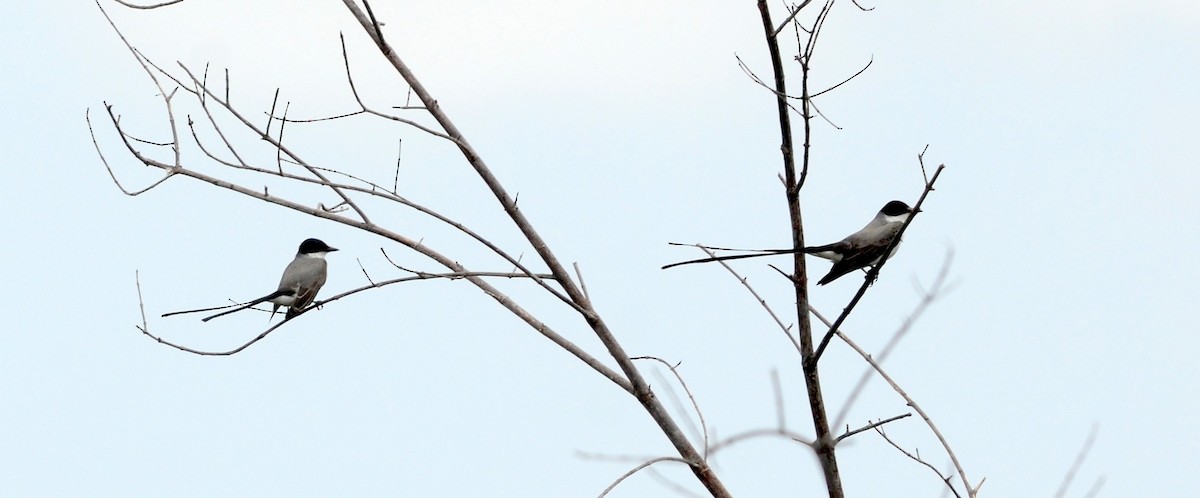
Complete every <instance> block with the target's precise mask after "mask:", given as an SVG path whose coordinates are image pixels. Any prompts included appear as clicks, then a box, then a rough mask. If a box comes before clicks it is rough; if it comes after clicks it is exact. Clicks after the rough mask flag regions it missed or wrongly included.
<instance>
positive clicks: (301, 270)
mask: <svg viewBox="0 0 1200 498" xmlns="http://www.w3.org/2000/svg"><path fill="white" fill-rule="evenodd" d="M336 250H337V248H334V247H329V245H327V244H326V243H324V242H321V241H320V240H318V239H308V240H305V241H304V242H301V243H300V249H299V250H298V251H297V252H296V258H295V259H293V260H292V262H291V263H289V264H288V265H287V268H285V269H284V270H283V277H281V278H280V279H279V287H278V288H277V289H276V290H275V292H272V293H270V294H267V295H265V296H263V297H260V298H258V299H255V300H253V301H250V302H248V303H245V304H241V305H238V306H237V307H236V308H233V309H231V310H228V311H222V312H220V313H217V314H215V315H212V316H209V317H205V318H203V319H202V321H205V322H207V321H209V320H212V319H213V318H217V317H219V316H225V315H228V314H230V313H235V312H238V311H242V310H244V309H246V308H249V307H251V306H254V305H256V304H258V303H262V302H267V301H270V302H271V316H272V317H274V316H275V313H276V312H277V311H278V310H279V307H280V306H287V308H288V309H287V315H286V316H287V318H292V317H294V316H296V315H299V314H300V313H303V312H304V309H305V308H307V307H308V305H309V304H312V302H313V299H314V298H316V297H317V291H319V290H321V286H323V285H325V277H326V274H327V271H326V269H327V268H328V264H327V263H326V262H325V255H326V254H329V253H331V252H333V251H336ZM222 308H223V307H222ZM216 309H221V308H203V309H198V310H188V311H176V312H173V313H167V314H164V315H163V316H164V317H166V316H170V315H178V314H183V313H196V312H200V311H212V310H216Z"/></svg>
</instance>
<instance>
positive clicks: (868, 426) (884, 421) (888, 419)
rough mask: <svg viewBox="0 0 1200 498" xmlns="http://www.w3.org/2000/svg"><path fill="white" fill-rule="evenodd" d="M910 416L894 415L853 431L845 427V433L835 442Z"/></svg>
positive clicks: (907, 414) (906, 414)
mask: <svg viewBox="0 0 1200 498" xmlns="http://www.w3.org/2000/svg"><path fill="white" fill-rule="evenodd" d="M911 416H912V414H911V413H903V414H900V415H896V416H895V417H890V418H885V419H883V420H877V421H875V422H871V423H868V424H867V425H864V426H862V427H859V428H857V429H854V430H850V428H849V427H847V428H846V432H845V433H844V434H842V435H841V436H838V438H837V441H838V442H839V443H840V442H842V440H843V439H846V438H848V437H850V436H853V435H855V434H858V433H860V432H866V431H869V430H871V429H877V428H879V427H881V426H882V425H883V424H886V423H888V422H895V421H897V420H900V419H902V418H907V417H911Z"/></svg>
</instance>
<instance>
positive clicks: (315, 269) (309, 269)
mask: <svg viewBox="0 0 1200 498" xmlns="http://www.w3.org/2000/svg"><path fill="white" fill-rule="evenodd" d="M326 266H327V263H326V262H325V260H324V259H320V258H296V259H295V260H293V261H292V262H291V263H290V264H288V267H287V269H285V270H284V271H283V277H282V278H280V280H279V290H281V291H283V290H289V291H291V292H293V300H292V303H291V305H289V306H288V308H289V312H290V310H291V309H293V308H294V309H297V310H300V309H304V307H306V306H308V305H309V304H310V303H312V302H313V299H314V298H316V297H317V291H319V290H321V286H323V285H325V269H326Z"/></svg>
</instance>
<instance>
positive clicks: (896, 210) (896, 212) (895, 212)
mask: <svg viewBox="0 0 1200 498" xmlns="http://www.w3.org/2000/svg"><path fill="white" fill-rule="evenodd" d="M879 212H880V213H883V214H885V215H887V216H900V215H902V214H907V213H911V212H912V208H910V207H908V204H905V203H903V202H900V201H892V202H889V203H887V204H884V206H883V209H880V210H879Z"/></svg>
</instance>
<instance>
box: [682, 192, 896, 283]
mask: <svg viewBox="0 0 1200 498" xmlns="http://www.w3.org/2000/svg"><path fill="white" fill-rule="evenodd" d="M913 212H914V211H913V209H912V208H910V207H909V206H908V204H905V203H903V202H901V201H891V202H889V203H887V204H885V205H884V206H883V209H880V210H879V213H878V214H876V215H875V218H873V219H871V222H870V223H867V226H864V227H863V228H862V230H859V231H857V232H854V233H852V234H850V235H849V236H848V237H846V238H844V239H842V240H840V241H838V242H834V243H832V244H826V245H823V246H813V247H805V248H804V249H803V251H804V253H805V254H812V255H813V256H817V257H819V258H824V259H828V260H830V261H833V268H830V269H829V273H827V274H825V276H824V277H821V280H819V281H817V285H825V284H827V283H829V282H832V281H834V280H837V279H838V277H841V276H842V275H845V274H847V273H850V272H852V271H854V270H858V269H861V268H866V267H868V266H874V265H876V264H878V263H879V261H880V260H881V259H883V253H884V251H886V250H887V248H888V246H889V245H891V243H892V240H893V239H895V238H896V235H898V234H899V233H900V227H902V226H904V222H905V221H907V220H908V217H909V216H911V215H912V214H913ZM899 247H900V243H899V242H897V243H896V245H895V246H894V247H893V248H892V251H891V253H889V254H888V255H887V257H888V258H890V257H892V255H894V254H895V253H896V249H898V248H899ZM796 251H797V250H796V249H767V250H764V251H759V254H736V255H733V256H717V257H711V258H701V259H693V260H691V261H683V262H680V263H672V264H669V265H667V266H664V267H663V269H664V270H665V269H667V268H671V267H674V266H679V265H687V264H692V263H710V262H713V261H726V260H730V259H743V258H756V257H759V256H773V255H777V254H791V253H795V252H796Z"/></svg>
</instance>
